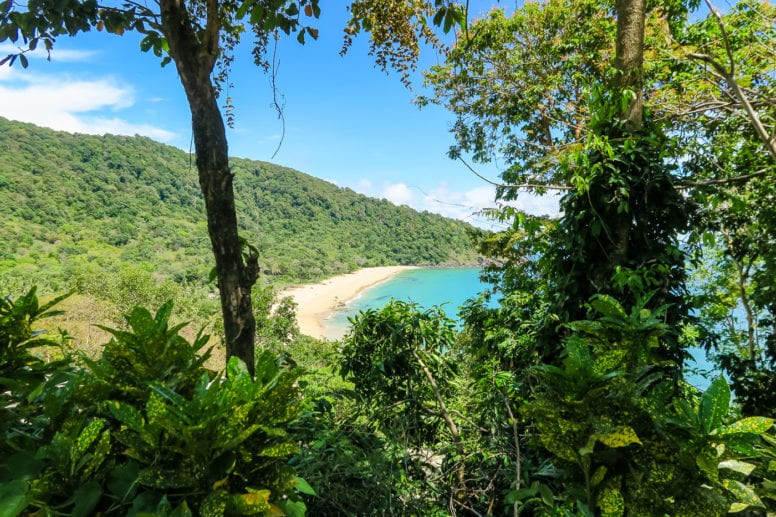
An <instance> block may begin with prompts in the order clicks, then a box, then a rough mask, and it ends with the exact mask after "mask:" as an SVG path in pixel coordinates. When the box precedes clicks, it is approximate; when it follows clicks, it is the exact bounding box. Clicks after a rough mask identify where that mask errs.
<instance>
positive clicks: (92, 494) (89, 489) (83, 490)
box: [71, 481, 102, 517]
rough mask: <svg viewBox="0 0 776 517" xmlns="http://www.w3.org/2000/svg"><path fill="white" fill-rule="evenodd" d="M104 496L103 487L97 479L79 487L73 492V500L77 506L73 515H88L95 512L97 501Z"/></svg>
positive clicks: (85, 516)
mask: <svg viewBox="0 0 776 517" xmlns="http://www.w3.org/2000/svg"><path fill="white" fill-rule="evenodd" d="M101 497H102V488H100V485H99V484H97V482H96V481H90V482H88V483H86V484H85V485H83V486H81V487H79V488H78V489H77V490H76V491H75V494H73V500H74V501H75V506H74V507H73V512H72V514H71V515H73V516H75V517H80V516H84V517H87V516H89V515H92V514H93V510H94V508H95V507H96V506H97V503H99V502H100V498H101Z"/></svg>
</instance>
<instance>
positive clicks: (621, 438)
mask: <svg viewBox="0 0 776 517" xmlns="http://www.w3.org/2000/svg"><path fill="white" fill-rule="evenodd" d="M593 436H595V438H596V439H597V440H598V441H599V442H601V443H602V444H604V445H606V446H607V447H612V448H616V447H627V446H628V445H630V444H632V443H638V444H639V445H641V440H639V437H638V436H637V435H636V431H634V430H633V428H632V427H630V426H621V427H618V428H616V429H615V430H614V431H610V432H607V433H596V434H595V435H593Z"/></svg>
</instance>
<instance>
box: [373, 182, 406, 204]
mask: <svg viewBox="0 0 776 517" xmlns="http://www.w3.org/2000/svg"><path fill="white" fill-rule="evenodd" d="M380 196H381V197H384V198H385V199H387V200H388V201H390V202H391V203H393V204H394V205H410V204H411V202H412V200H413V198H414V195H413V193H412V191H411V190H410V188H409V187H408V186H407V185H405V184H404V183H392V184H386V185H384V186H383V190H382V192H381V194H380Z"/></svg>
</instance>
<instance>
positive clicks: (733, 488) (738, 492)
mask: <svg viewBox="0 0 776 517" xmlns="http://www.w3.org/2000/svg"><path fill="white" fill-rule="evenodd" d="M722 486H724V487H725V488H726V489H727V490H728V491H729V492H730V493H732V494H733V495H734V496H735V498H736V502H737V503H740V504H743V505H746V506H747V507H748V506H754V507H756V508H765V505H764V504H763V502H762V501H761V500H760V498H759V497H758V496H757V494H755V493H754V490H752V488H751V487H749V486H747V485H745V484H743V483H741V482H740V481H736V480H735V479H723V480H722Z"/></svg>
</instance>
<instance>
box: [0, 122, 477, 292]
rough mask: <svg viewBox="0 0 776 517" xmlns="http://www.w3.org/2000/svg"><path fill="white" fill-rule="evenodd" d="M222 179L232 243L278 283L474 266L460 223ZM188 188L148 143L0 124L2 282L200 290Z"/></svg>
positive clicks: (304, 190) (181, 160)
mask: <svg viewBox="0 0 776 517" xmlns="http://www.w3.org/2000/svg"><path fill="white" fill-rule="evenodd" d="M232 170H233V171H234V173H235V185H236V191H237V206H238V211H239V213H240V215H241V221H242V222H241V224H242V227H241V234H242V235H243V237H244V238H245V239H246V240H247V242H249V243H251V244H252V245H255V246H256V247H257V248H258V249H259V250H261V253H260V257H259V265H260V267H261V269H262V271H263V273H264V274H265V275H266V276H269V277H271V278H275V279H276V281H283V282H286V283H288V282H297V281H301V280H308V281H309V280H312V279H319V278H322V277H323V276H327V275H333V274H338V273H344V272H349V271H352V270H354V269H356V268H359V267H365V266H376V265H389V264H455V263H473V262H474V261H475V259H476V256H475V253H474V251H473V248H472V246H471V240H470V237H469V233H470V232H472V231H474V229H473V228H472V227H470V226H468V225H466V224H464V223H460V222H457V221H453V220H450V219H445V218H443V217H441V216H438V215H435V214H430V213H418V212H416V211H414V210H412V209H410V208H408V207H406V206H402V207H397V206H395V205H393V204H391V203H390V202H388V201H386V200H376V199H370V198H367V197H366V196H363V195H360V194H356V193H355V192H353V191H351V190H349V189H344V188H339V187H336V186H334V185H332V184H330V183H326V182H324V181H321V180H318V179H315V178H313V177H311V176H308V175H306V174H302V173H300V172H297V171H294V170H291V169H287V168H283V167H279V166H276V165H272V164H269V163H263V162H254V161H249V160H241V159H234V160H232ZM196 181H197V180H196V172H195V170H193V169H192V166H191V161H190V157H189V156H188V155H187V154H186V153H185V152H183V151H181V150H179V149H175V148H173V147H169V146H165V145H162V144H159V143H156V142H153V141H151V140H149V139H147V138H142V137H119V136H102V137H99V136H86V135H70V134H66V133H60V132H54V131H51V130H48V129H42V128H37V127H35V126H32V125H29V124H22V123H19V122H10V121H7V120H2V119H0V210H2V212H3V227H2V229H0V249H2V251H1V252H0V253H2V256H0V273H1V274H2V275H3V277H4V279H5V281H6V282H10V279H11V278H19V279H24V280H27V281H29V280H30V279H36V280H37V281H38V282H39V283H41V285H42V286H44V285H45V286H49V285H50V286H51V287H52V288H53V289H54V290H59V291H63V290H67V289H79V288H80V287H81V286H80V285H79V284H78V282H86V283H88V282H89V281H90V277H93V276H95V275H99V276H101V277H102V276H105V272H106V271H110V272H113V273H114V274H118V273H119V271H120V270H121V269H122V268H126V267H127V266H128V265H129V264H135V265H137V266H138V267H139V269H141V270H146V271H151V272H154V273H156V277H157V278H158V279H160V280H169V281H173V282H175V283H178V284H185V283H190V284H195V285H203V284H205V283H207V281H208V277H209V274H210V269H211V267H212V265H211V261H210V259H209V256H210V251H209V245H210V244H209V242H208V237H207V228H206V225H205V222H204V221H203V220H202V216H201V212H202V209H203V201H202V196H201V194H200V192H199V188H198V186H197V183H196ZM130 305H131V304H130Z"/></svg>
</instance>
